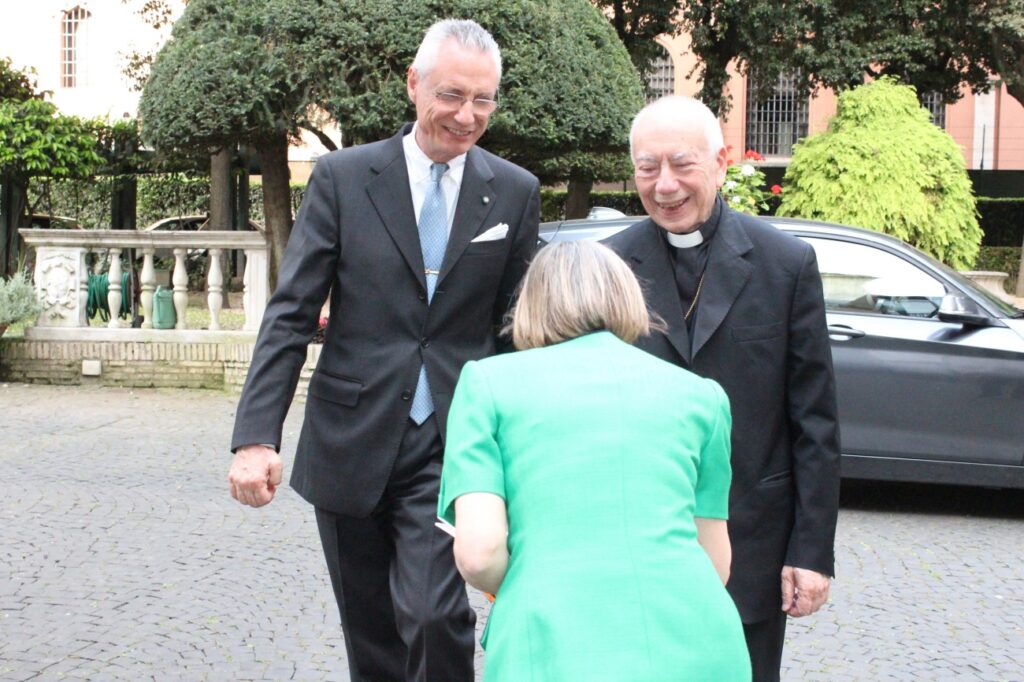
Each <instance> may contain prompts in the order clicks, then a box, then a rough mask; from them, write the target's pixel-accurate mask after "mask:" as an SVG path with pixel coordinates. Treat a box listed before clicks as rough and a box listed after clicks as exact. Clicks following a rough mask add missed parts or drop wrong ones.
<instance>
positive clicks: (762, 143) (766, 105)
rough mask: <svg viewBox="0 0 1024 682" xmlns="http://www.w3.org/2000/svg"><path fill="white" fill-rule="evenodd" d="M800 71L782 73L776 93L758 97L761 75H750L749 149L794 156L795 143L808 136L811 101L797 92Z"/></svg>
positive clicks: (748, 94)
mask: <svg viewBox="0 0 1024 682" xmlns="http://www.w3.org/2000/svg"><path fill="white" fill-rule="evenodd" d="M799 76H800V73H799V72H798V71H787V72H783V73H781V74H779V79H778V81H777V82H776V83H775V87H774V88H773V90H772V93H771V94H770V95H768V97H766V98H765V99H762V100H758V99H757V90H758V88H757V87H756V85H757V80H756V78H757V76H756V74H754V73H753V72H752V73H751V74H750V75H749V76H748V77H747V139H746V148H747V149H753V150H754V151H756V152H759V153H761V154H763V155H764V156H792V154H793V145H794V144H795V143H796V142H797V141H798V140H800V139H802V138H804V137H807V100H808V98H807V97H806V96H803V97H801V96H800V95H799V94H798V93H797V89H796V83H797V79H798V78H799Z"/></svg>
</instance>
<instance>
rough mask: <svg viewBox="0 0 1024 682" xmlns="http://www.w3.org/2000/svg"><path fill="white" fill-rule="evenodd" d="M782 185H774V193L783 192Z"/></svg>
mask: <svg viewBox="0 0 1024 682" xmlns="http://www.w3.org/2000/svg"><path fill="white" fill-rule="evenodd" d="M781 193H782V185H772V194H781Z"/></svg>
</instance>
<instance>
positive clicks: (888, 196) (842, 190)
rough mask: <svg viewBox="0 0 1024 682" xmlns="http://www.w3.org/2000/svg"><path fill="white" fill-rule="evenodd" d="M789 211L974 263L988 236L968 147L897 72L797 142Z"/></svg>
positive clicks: (959, 263) (842, 101)
mask: <svg viewBox="0 0 1024 682" xmlns="http://www.w3.org/2000/svg"><path fill="white" fill-rule="evenodd" d="M783 187H784V189H783V193H782V204H781V205H780V207H779V210H778V214H779V215H787V216H795V217H801V218H810V219H814V220H826V221H833V222H838V223H845V224H847V225H859V226H861V227H867V228H871V229H873V230H878V231H879V232H885V233H888V234H891V235H893V236H895V237H898V238H900V239H902V240H904V241H907V242H909V243H911V244H913V245H915V246H917V247H918V248H919V249H921V250H923V251H926V252H928V253H930V254H932V255H933V256H935V257H936V258H938V259H940V260H942V261H944V262H946V263H947V264H949V265H950V266H952V267H956V268H969V267H971V266H972V265H973V264H974V259H975V257H976V256H977V253H978V247H979V246H980V245H981V238H982V232H981V228H980V227H979V226H978V220H977V210H976V208H975V199H974V193H973V190H972V187H971V181H970V179H969V178H968V176H967V171H966V170H965V169H964V161H963V155H962V153H961V151H960V148H959V147H958V146H957V144H956V143H955V142H954V141H953V138H951V137H950V136H949V135H948V134H947V133H946V132H945V131H943V130H942V129H941V128H938V127H937V126H935V125H933V124H932V123H931V121H930V119H929V116H928V112H927V111H925V110H924V109H923V108H922V107H921V106H920V105H919V104H918V101H917V94H916V93H915V92H914V89H913V88H911V87H908V86H904V85H899V84H898V83H897V82H896V80H895V79H894V78H892V77H888V76H887V77H883V78H881V79H880V80H878V81H875V82H873V83H869V84H867V85H863V86H860V87H858V88H855V89H853V90H848V91H846V92H845V93H843V94H842V95H840V97H839V108H838V111H837V113H836V115H835V116H834V117H833V118H832V120H831V121H830V123H829V127H828V130H827V131H826V132H823V133H820V134H818V135H814V136H811V137H809V138H807V139H806V140H804V141H803V142H801V143H799V144H797V146H796V147H795V149H794V150H793V160H792V162H791V163H790V165H789V168H788V169H787V170H786V176H785V180H784V182H783Z"/></svg>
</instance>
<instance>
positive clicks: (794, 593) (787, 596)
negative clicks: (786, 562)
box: [782, 566, 832, 618]
mask: <svg viewBox="0 0 1024 682" xmlns="http://www.w3.org/2000/svg"><path fill="white" fill-rule="evenodd" d="M831 584H832V579H831V578H829V577H828V576H827V575H825V574H823V573H818V572H817V571H811V570H808V569H806V568H794V567H793V566H783V567H782V610H783V611H785V612H786V613H788V614H789V615H790V616H792V617H794V618H799V617H801V616H809V615H811V614H812V613H814V612H815V611H817V610H818V609H820V608H821V606H822V604H824V603H825V602H826V601H828V589H829V586H830V585H831Z"/></svg>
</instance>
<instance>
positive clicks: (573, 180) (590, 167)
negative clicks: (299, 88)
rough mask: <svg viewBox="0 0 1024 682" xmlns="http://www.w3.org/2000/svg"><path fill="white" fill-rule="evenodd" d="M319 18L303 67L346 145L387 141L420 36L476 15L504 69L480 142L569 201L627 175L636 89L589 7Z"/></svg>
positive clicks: (529, 4)
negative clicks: (312, 73)
mask: <svg viewBox="0 0 1024 682" xmlns="http://www.w3.org/2000/svg"><path fill="white" fill-rule="evenodd" d="M323 10H324V16H323V18H322V21H321V22H320V30H319V31H318V32H317V35H316V36H314V40H313V41H310V42H309V43H308V44H307V46H306V49H307V50H308V52H307V54H306V61H307V63H309V64H315V65H316V69H317V70H318V71H319V72H320V73H321V74H322V76H321V78H320V79H318V80H322V82H324V83H325V89H326V90H327V91H328V96H327V98H326V100H325V101H324V103H323V104H324V108H325V109H326V110H327V111H328V112H330V113H331V115H332V116H333V117H334V118H335V119H336V120H337V121H338V122H339V123H340V125H341V128H342V130H343V131H344V133H345V137H346V138H347V140H348V141H349V142H366V141H370V140H377V139H381V138H384V137H388V136H390V135H393V134H394V133H395V131H396V130H398V128H399V127H400V126H401V124H402V123H404V122H406V121H411V120H413V119H414V118H415V111H414V109H413V107H412V104H411V103H410V102H409V98H408V95H407V94H406V90H405V79H406V70H407V69H408V66H409V64H411V63H412V60H413V57H414V56H415V54H416V48H417V47H418V45H419V42H420V39H421V38H422V36H423V32H424V31H426V29H427V28H428V27H429V26H430V24H432V23H433V22H434V21H437V20H438V19H441V18H443V17H472V18H473V19H474V20H475V21H477V22H479V23H480V24H481V25H482V26H483V27H484V28H486V29H487V30H489V31H490V32H491V33H492V34H493V35H494V38H495V40H496V41H497V42H498V44H499V45H500V46H501V48H502V61H503V74H502V79H501V91H500V93H499V98H498V99H499V101H500V103H501V105H500V107H499V109H498V111H497V112H495V114H494V115H493V116H492V117H491V122H490V126H489V127H488V130H487V133H486V135H485V136H484V138H483V139H482V140H481V145H482V146H484V147H485V148H487V149H489V150H490V151H493V152H495V153H498V154H500V155H502V156H504V157H505V158H507V159H509V160H510V161H513V162H515V163H518V164H520V165H522V166H524V167H526V168H528V169H530V170H531V171H532V172H534V173H535V174H537V176H538V177H540V178H541V180H542V181H543V182H546V183H555V182H562V181H568V182H569V191H570V194H571V195H573V196H574V197H575V198H576V205H580V204H585V203H586V197H587V195H588V194H589V192H590V188H591V186H592V184H593V182H594V181H595V180H602V181H603V180H619V179H622V178H625V177H628V175H629V167H628V165H626V164H625V163H624V157H625V154H626V150H627V149H628V130H629V124H630V121H631V119H632V117H633V115H634V114H635V113H636V112H637V111H639V109H640V107H641V106H643V87H642V84H641V81H640V78H639V75H638V74H637V72H636V69H635V68H634V67H633V65H632V63H631V62H630V58H629V54H628V53H627V52H626V50H625V48H623V46H622V44H621V42H620V41H619V40H618V38H617V37H616V35H615V32H614V30H612V28H611V26H610V25H609V24H608V22H607V21H606V20H605V18H604V16H603V15H602V14H601V13H600V12H599V11H598V10H597V9H596V8H594V7H593V6H592V5H591V4H590V3H589V2H587V1H586V0H562V1H561V2H558V3H546V2H539V1H538V0H506V1H505V2H500V3H494V2H488V1H481V0H442V1H440V2H430V3H428V2H423V1H422V0H420V1H415V2H414V1H410V2H404V3H395V2H393V1H390V0H339V1H336V2H334V3H325V6H324V8H323ZM597 74H600V77H595V76H596V75H597ZM580 197H582V199H580Z"/></svg>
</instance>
